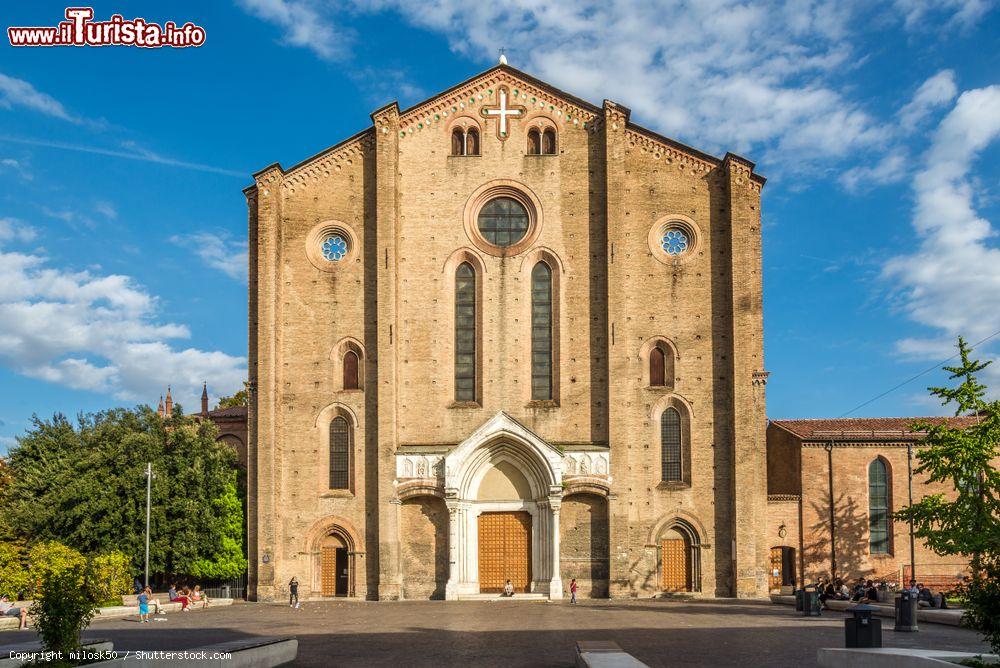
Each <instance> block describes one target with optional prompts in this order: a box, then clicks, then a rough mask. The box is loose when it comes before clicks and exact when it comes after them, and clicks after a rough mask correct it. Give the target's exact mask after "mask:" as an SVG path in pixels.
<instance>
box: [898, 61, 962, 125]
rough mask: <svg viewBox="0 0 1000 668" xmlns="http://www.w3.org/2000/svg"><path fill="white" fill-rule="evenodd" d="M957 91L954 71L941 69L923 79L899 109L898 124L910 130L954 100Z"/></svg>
mask: <svg viewBox="0 0 1000 668" xmlns="http://www.w3.org/2000/svg"><path fill="white" fill-rule="evenodd" d="M957 93H958V86H957V85H956V84H955V72H954V71H952V70H941V71H940V72H938V73H937V74H935V75H934V76H932V77H931V78H930V79H928V80H927V81H925V82H924V83H923V85H921V86H920V88H919V89H918V90H917V92H916V93H915V94H914V96H913V99H912V100H910V102H909V103H907V104H906V106H904V107H903V108H902V109H900V110H899V124H900V126H901V127H902V129H903V130H904V131H906V132H912V131H913V130H914V129H916V127H917V126H918V125H919V124H920V123H921V121H923V120H924V119H925V118H927V116H928V115H929V114H930V113H931V112H933V111H934V110H936V109H939V108H941V107H943V106H945V105H947V104H949V103H950V102H951V101H952V100H954V99H955V95H956V94H957Z"/></svg>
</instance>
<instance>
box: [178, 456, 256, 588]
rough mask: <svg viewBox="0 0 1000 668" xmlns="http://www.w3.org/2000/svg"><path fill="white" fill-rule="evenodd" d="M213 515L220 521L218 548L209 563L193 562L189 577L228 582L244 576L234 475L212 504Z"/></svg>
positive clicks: (240, 506)
mask: <svg viewBox="0 0 1000 668" xmlns="http://www.w3.org/2000/svg"><path fill="white" fill-rule="evenodd" d="M212 505H213V508H214V512H215V514H216V516H217V517H219V518H220V519H221V520H222V523H221V526H220V531H221V535H222V544H221V545H220V546H219V549H218V551H217V552H215V553H214V554H213V555H211V558H209V559H197V560H195V562H194V563H193V564H192V566H191V569H190V573H191V575H194V576H195V577H199V578H213V579H215V578H217V579H220V580H222V579H228V578H234V577H237V576H239V575H240V574H241V573H244V572H246V569H247V559H246V557H245V556H244V550H243V537H244V532H243V503H242V502H241V501H240V497H239V494H238V493H237V491H236V471H233V474H232V476H231V477H230V481H229V483H227V485H226V492H225V494H223V495H222V496H220V497H218V498H217V499H215V500H214V501H213V502H212Z"/></svg>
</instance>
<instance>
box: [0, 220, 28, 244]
mask: <svg viewBox="0 0 1000 668" xmlns="http://www.w3.org/2000/svg"><path fill="white" fill-rule="evenodd" d="M35 236H37V234H36V232H35V228H33V227H31V226H29V225H25V224H24V223H22V222H21V221H19V220H17V219H16V218H0V244H2V243H4V242H6V241H20V242H22V243H27V242H29V241H32V240H33V239H34V238H35Z"/></svg>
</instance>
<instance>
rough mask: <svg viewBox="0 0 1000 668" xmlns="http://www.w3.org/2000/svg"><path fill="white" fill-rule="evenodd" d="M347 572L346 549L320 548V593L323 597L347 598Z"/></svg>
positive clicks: (348, 567) (348, 568) (348, 569)
mask: <svg viewBox="0 0 1000 668" xmlns="http://www.w3.org/2000/svg"><path fill="white" fill-rule="evenodd" d="M349 571H350V566H349V564H348V560H347V548H346V547H335V546H323V547H322V548H320V588H321V592H320V593H321V594H322V595H323V596H347V595H348V574H349Z"/></svg>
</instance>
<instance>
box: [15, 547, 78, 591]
mask: <svg viewBox="0 0 1000 668" xmlns="http://www.w3.org/2000/svg"><path fill="white" fill-rule="evenodd" d="M28 564H29V566H28V569H29V571H28V572H29V575H30V577H31V584H32V589H33V591H32V594H33V595H34V596H38V594H39V592H38V591H37V589H38V586H39V585H41V586H42V587H43V589H42V591H44V587H45V581H46V578H48V577H49V576H52V575H55V574H57V573H61V572H63V571H67V570H71V569H86V566H87V560H86V558H85V557H84V556H83V555H82V554H80V553H79V552H77V551H76V550H74V549H73V548H71V547H66V546H65V545H61V544H60V543H57V542H55V541H48V542H45V543H38V544H36V545H35V546H33V547H32V548H31V550H30V551H29V552H28Z"/></svg>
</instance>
